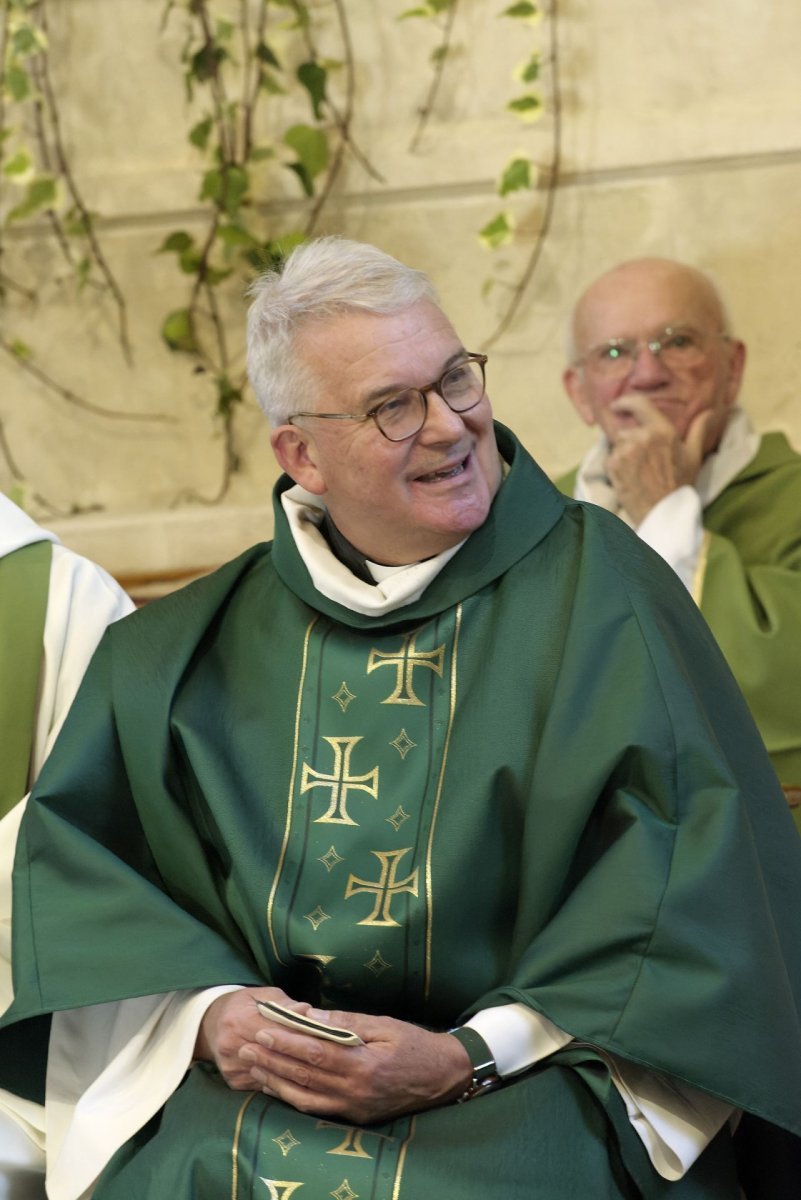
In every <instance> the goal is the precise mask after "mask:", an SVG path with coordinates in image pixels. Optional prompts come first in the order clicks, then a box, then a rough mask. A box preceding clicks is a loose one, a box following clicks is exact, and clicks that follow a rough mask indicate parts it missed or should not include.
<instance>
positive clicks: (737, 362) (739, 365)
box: [726, 338, 746, 407]
mask: <svg viewBox="0 0 801 1200" xmlns="http://www.w3.org/2000/svg"><path fill="white" fill-rule="evenodd" d="M745 359H746V349H745V343H744V342H740V341H738V340H737V339H736V338H733V339H732V341H731V342H730V343H729V381H728V385H727V388H726V403H727V405H728V406H729V407H731V406H732V405H733V404H736V402H737V395H738V393H739V391H740V384H741V383H742V381H743V371H744V370H745Z"/></svg>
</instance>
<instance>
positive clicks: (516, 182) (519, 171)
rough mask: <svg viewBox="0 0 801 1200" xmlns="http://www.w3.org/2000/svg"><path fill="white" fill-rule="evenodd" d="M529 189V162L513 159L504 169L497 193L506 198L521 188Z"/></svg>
mask: <svg viewBox="0 0 801 1200" xmlns="http://www.w3.org/2000/svg"><path fill="white" fill-rule="evenodd" d="M528 187H531V160H530V159H528V158H513V159H512V161H511V162H510V163H508V164H507V166H506V167H505V169H504V172H503V175H502V176H501V181H500V184H499V185H498V192H499V194H500V195H501V196H508V195H509V193H510V192H517V191H519V190H520V189H521V188H528Z"/></svg>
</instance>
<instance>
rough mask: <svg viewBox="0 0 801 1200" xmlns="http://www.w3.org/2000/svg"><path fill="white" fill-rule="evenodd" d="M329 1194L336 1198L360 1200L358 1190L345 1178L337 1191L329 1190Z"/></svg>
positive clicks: (338, 1199) (336, 1199) (337, 1199)
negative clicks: (355, 1190)
mask: <svg viewBox="0 0 801 1200" xmlns="http://www.w3.org/2000/svg"><path fill="white" fill-rule="evenodd" d="M328 1194H329V1196H333V1197H334V1200H358V1195H359V1193H358V1192H354V1190H353V1188H352V1187H351V1186H350V1184H349V1183H348V1181H347V1179H343V1180H342V1183H341V1184H340V1185H339V1187H338V1188H337V1190H336V1191H335V1192H329V1193H328Z"/></svg>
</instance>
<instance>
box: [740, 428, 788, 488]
mask: <svg viewBox="0 0 801 1200" xmlns="http://www.w3.org/2000/svg"><path fill="white" fill-rule="evenodd" d="M797 462H798V455H797V454H796V452H795V450H793V448H792V446H791V445H790V443H789V442H788V441H787V438H786V437H785V436H784V434H783V433H776V432H774V433H763V435H762V440H761V442H760V443H759V449H758V450H757V452H756V454H755V455H754V457H753V458H752V459H751V461H750V463H747V464H746V466H744V467H743V469H742V471H740V472H739V474H737V475H735V477H734V479H733V480H732V483H747V482H749V481H750V480H752V479H757V478H759V476H760V475H767V474H768V473H769V472H770V471H775V470H776V469H777V467H786V466H789V465H790V464H791V463H797ZM729 486H731V484H730V485H729Z"/></svg>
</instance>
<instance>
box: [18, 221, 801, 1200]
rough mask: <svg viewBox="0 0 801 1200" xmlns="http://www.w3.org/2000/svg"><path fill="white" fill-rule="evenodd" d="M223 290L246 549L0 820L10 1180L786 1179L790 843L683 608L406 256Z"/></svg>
mask: <svg viewBox="0 0 801 1200" xmlns="http://www.w3.org/2000/svg"><path fill="white" fill-rule="evenodd" d="M254 292H255V299H254V302H253V305H252V308H251V312H250V318H249V369H250V374H251V379H252V382H253V385H254V389H255V392H256V395H257V397H258V398H259V401H260V403H261V404H262V406H263V408H264V409H265V411H266V413H267V416H268V419H269V421H270V425H271V427H272V433H271V440H272V445H273V448H274V450H275V453H276V455H277V458H278V460H279V462H280V463H281V466H282V467H283V468H284V471H285V472H286V473H285V475H284V476H283V477H282V478H281V480H280V481H279V483H278V484H277V486H276V491H275V538H274V541H273V542H272V543H270V544H265V545H260V546H256V547H253V548H252V549H251V550H249V551H248V552H246V553H245V554H244V555H242V556H241V557H240V558H238V559H236V560H235V561H234V562H232V563H230V564H228V565H227V566H225V567H223V568H222V569H221V570H220V571H218V572H216V573H215V574H214V575H212V576H209V577H208V578H206V579H203V580H201V581H199V582H197V583H195V584H192V585H191V586H190V587H188V588H185V589H183V590H182V591H180V592H177V593H175V594H173V595H172V596H170V597H168V598H166V599H165V600H162V601H158V602H156V603H154V604H152V605H150V606H148V608H147V609H144V610H142V611H141V612H139V613H137V614H135V615H134V616H133V617H132V618H131V619H130V620H128V621H125V622H122V623H121V624H119V625H116V626H114V627H112V628H111V629H110V630H109V632H108V634H107V635H106V637H105V638H104V640H103V642H102V644H101V646H100V648H99V650H98V652H97V654H96V656H95V658H94V661H93V664H92V666H91V668H90V670H89V673H88V675H87V678H86V680H85V683H84V685H83V687H82V689H81V692H80V694H79V696H78V698H77V700H76V703H75V705H74V707H73V709H72V712H71V714H70V717H69V719H68V721H67V724H66V726H65V729H64V731H63V733H62V736H61V738H60V740H59V744H58V747H57V749H56V751H55V753H54V754H53V755H52V756H51V758H50V760H49V761H48V763H47V764H46V766H45V770H44V771H43V773H42V776H41V777H40V780H39V784H38V786H37V788H36V791H35V793H34V797H33V798H32V801H31V803H30V804H29V806H28V811H27V813H26V817H25V820H24V822H23V826H22V829H21V833H20V843H19V850H18V854H17V864H16V867H15V911H14V929H15V944H14V950H15V956H14V957H15V992H16V995H15V1001H14V1005H13V1007H12V1009H11V1011H10V1012H9V1013H8V1014H6V1017H5V1019H4V1022H3V1024H4V1025H5V1026H6V1027H5V1028H3V1029H2V1030H0V1082H2V1080H3V1079H4V1078H6V1077H12V1076H13V1077H14V1078H15V1081H16V1083H17V1086H18V1087H19V1088H20V1089H23V1090H26V1091H27V1092H28V1094H30V1095H32V1096H35V1097H38V1096H40V1095H41V1094H42V1091H43V1088H44V1083H45V1080H44V1072H43V1071H38V1072H37V1070H35V1069H34V1067H35V1064H36V1060H35V1059H34V1058H33V1057H32V1056H29V1057H28V1058H27V1059H26V1060H25V1064H26V1067H27V1070H26V1071H25V1072H24V1073H23V1072H20V1071H19V1070H18V1069H17V1070H16V1071H15V1068H14V1063H15V1062H18V1061H19V1054H18V1048H19V1045H20V1042H21V1040H22V1039H26V1040H27V1044H31V1045H37V1044H38V1045H39V1046H40V1047H41V1045H42V1042H43V1037H44V1031H43V1029H42V1028H41V1025H42V1023H43V1021H44V1019H45V1018H46V1016H47V1014H50V1013H53V1014H54V1015H53V1017H52V1033H51V1035H50V1041H49V1056H48V1062H47V1079H46V1091H47V1106H48V1139H49V1143H48V1144H49V1150H50V1151H51V1153H49V1155H48V1195H49V1197H50V1198H51V1200H78V1197H81V1198H83V1200H87V1198H88V1197H89V1196H93V1197H94V1200H130V1197H132V1196H137V1197H149V1198H152V1200H164V1198H165V1197H169V1198H170V1200H219V1197H222V1196H226V1197H227V1196H231V1197H235V1198H241V1197H245V1196H248V1197H250V1196H253V1197H269V1198H271V1200H276V1198H277V1200H289V1197H291V1196H294V1197H295V1200H301V1198H308V1200H327V1198H328V1197H330V1196H333V1197H335V1200H354V1198H355V1197H362V1198H366V1197H368V1196H369V1197H371V1198H372V1200H428V1198H429V1197H430V1198H432V1200H433V1198H435V1197H436V1200H457V1198H458V1200H485V1198H486V1197H487V1196H497V1197H503V1200H524V1198H525V1200H530V1198H531V1197H533V1196H536V1197H547V1198H548V1200H568V1198H569V1200H573V1198H574V1197H578V1196H592V1197H594V1198H596V1197H597V1198H603V1200H632V1198H634V1197H646V1198H648V1200H660V1198H663V1197H666V1196H668V1195H669V1196H670V1197H671V1200H740V1197H741V1191H740V1189H741V1186H742V1185H743V1184H745V1186H746V1187H750V1185H751V1175H749V1172H750V1173H751V1174H754V1173H755V1177H756V1181H757V1183H758V1184H759V1186H761V1187H762V1186H764V1184H765V1183H766V1181H768V1179H769V1178H771V1180H772V1182H771V1186H772V1188H773V1190H772V1191H771V1193H770V1195H771V1197H772V1200H778V1198H779V1197H781V1196H783V1195H786V1196H787V1197H789V1196H790V1195H791V1194H792V1192H791V1191H790V1190H785V1192H784V1193H783V1192H782V1190H781V1189H782V1187H785V1189H790V1188H792V1189H794V1188H795V1187H796V1182H797V1176H796V1175H794V1174H793V1173H792V1172H793V1169H794V1168H793V1156H794V1155H796V1153H797V1150H798V1146H799V1141H798V1136H797V1135H798V1134H799V1133H801V1024H800V1023H799V1007H801V930H800V929H799V922H798V920H797V915H796V904H797V896H798V887H799V881H801V843H799V841H798V839H797V838H796V837H795V836H794V833H793V826H792V822H791V820H790V817H789V814H788V812H787V806H786V804H785V803H784V798H783V796H782V794H781V791H780V789H779V787H778V784H777V782H776V779H775V775H774V773H773V771H772V770H771V768H770V764H769V761H768V759H767V756H766V754H765V751H764V747H763V745H762V743H761V741H760V739H759V737H758V734H757V732H756V729H755V728H754V725H753V722H752V720H751V718H750V716H749V714H748V711H747V708H746V707H745V705H744V704H743V701H742V697H741V695H740V693H739V691H738V690H737V688H736V687H735V685H734V683H733V681H732V679H731V676H730V674H729V672H728V670H727V669H726V667H725V664H724V663H723V660H722V658H721V656H720V652H719V650H718V648H717V646H716V645H715V643H714V639H713V638H712V637H711V635H710V634H709V631H708V629H707V627H706V625H705V623H704V622H703V620H702V619H701V618H700V616H699V615H698V613H697V610H696V609H695V607H694V606H693V604H692V603H691V601H690V600H689V598H688V596H687V594H686V592H685V590H684V588H683V587H682V585H681V584H680V582H679V581H678V579H677V578H676V577H675V575H674V574H673V573H672V572H671V571H670V570H669V569H668V568H667V567H666V566H665V565H664V564H663V563H662V562H661V560H660V559H659V558H658V556H656V555H654V554H652V552H651V551H650V550H649V549H648V548H647V547H645V546H643V545H642V544H641V543H640V542H639V541H638V540H637V538H636V537H634V536H633V535H632V534H631V532H630V531H629V530H627V529H626V528H625V526H624V525H623V524H622V523H621V522H619V521H617V520H615V519H613V518H611V517H609V516H608V514H606V513H603V512H600V511H599V510H597V509H595V508H593V507H591V506H586V507H584V506H581V505H578V504H576V503H574V502H573V501H570V500H567V499H566V498H565V497H564V496H562V495H560V493H559V492H558V491H557V490H556V489H555V488H554V487H553V486H552V485H551V484H550V483H549V482H548V480H547V479H546V478H545V476H544V475H543V474H542V472H541V471H540V470H539V468H538V467H537V466H536V464H535V463H534V462H533V460H532V459H531V458H530V457H529V455H528V454H527V453H526V451H525V450H524V449H523V447H522V446H521V445H520V443H519V442H518V441H517V440H516V438H515V437H514V436H513V435H512V434H511V433H510V432H509V431H508V430H506V429H504V428H503V427H502V426H499V425H494V424H493V420H492V410H491V407H490V401H489V397H488V395H487V393H486V390H485V366H486V358H485V356H484V355H481V354H474V353H471V352H470V351H469V350H468V349H466V348H465V347H464V346H463V344H462V342H461V341H460V339H459V337H458V335H457V334H456V332H455V330H454V329H453V326H452V325H451V323H450V322H449V321H448V319H447V317H446V316H445V314H444V312H443V311H442V309H441V308H440V306H439V304H438V303H437V301H436V298H435V294H434V292H433V289H432V287H431V284H430V283H429V281H428V280H427V278H426V277H425V276H424V275H422V274H420V273H419V272H417V271H415V270H412V269H410V268H408V267H405V266H403V265H402V264H400V263H399V262H397V261H396V260H395V259H393V258H391V257H389V256H388V255H386V254H384V253H383V252H381V251H379V250H377V249H375V248H374V247H371V246H366V245H361V244H359V243H355V242H349V241H346V240H342V239H338V238H324V239H320V240H318V241H314V242H311V243H308V244H305V245H303V246H301V247H299V248H297V249H296V250H295V251H294V252H293V253H292V254H291V255H290V257H289V258H288V259H287V261H286V263H285V265H284V268H283V270H282V271H278V272H270V273H268V274H266V275H265V276H264V277H262V278H261V279H260V280H259V282H258V284H257V285H256V287H255V289H254ZM259 1003H262V1004H264V1003H273V1004H274V1003H278V1004H280V1005H283V1006H284V1008H285V1009H286V1010H288V1015H287V1014H286V1013H285V1014H284V1016H283V1023H281V1022H276V1021H274V1020H271V1019H268V1017H267V1016H266V1015H264V1014H263V1013H262V1011H261V1010H260V1008H259V1007H258V1005H259ZM279 1015H280V1013H279ZM304 1019H305V1021H306V1024H305V1025H304V1024H303V1021H304ZM299 1021H300V1024H299ZM311 1021H314V1022H316V1023H317V1025H316V1026H315V1025H314V1024H311V1023H310V1022H311ZM287 1022H288V1024H287ZM338 1029H342V1030H345V1031H346V1035H345V1036H346V1037H347V1040H346V1041H344V1042H342V1041H341V1040H339V1039H338V1035H337V1030H338ZM320 1031H322V1032H323V1033H328V1035H329V1036H328V1037H327V1038H325V1037H321V1036H318V1035H319V1033H320ZM23 1075H24V1077H23ZM459 1101H462V1103H458V1102H459ZM744 1113H745V1114H748V1113H752V1114H754V1115H753V1116H752V1117H749V1116H748V1115H743V1114H744ZM738 1122H739V1124H740V1128H739V1129H738V1133H737V1137H738V1138H739V1137H740V1136H741V1134H743V1132H745V1133H746V1134H747V1135H748V1146H749V1157H748V1159H747V1160H746V1161H745V1163H738V1156H737V1146H736V1143H735V1140H734V1137H733V1129H734V1127H735V1126H736V1125H737V1123H738ZM785 1131H789V1132H785ZM765 1139H772V1141H771V1145H770V1157H769V1159H767V1160H766V1161H760V1147H761V1146H762V1145H763V1144H765ZM776 1142H777V1143H778V1148H777V1146H776V1145H775V1144H774V1143H776ZM768 1167H769V1168H770V1171H771V1172H772V1176H770V1177H769V1176H768V1175H767V1174H766V1171H767V1168H768ZM782 1173H784V1174H783V1175H782ZM782 1178H784V1180H785V1181H786V1183H784V1184H783V1183H782V1182H781V1179H782ZM296 1194H297V1195H296ZM753 1194H754V1195H756V1194H757V1193H756V1192H754V1193H753ZM759 1194H760V1195H765V1194H767V1193H765V1192H764V1191H762V1192H760V1193H759Z"/></svg>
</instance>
